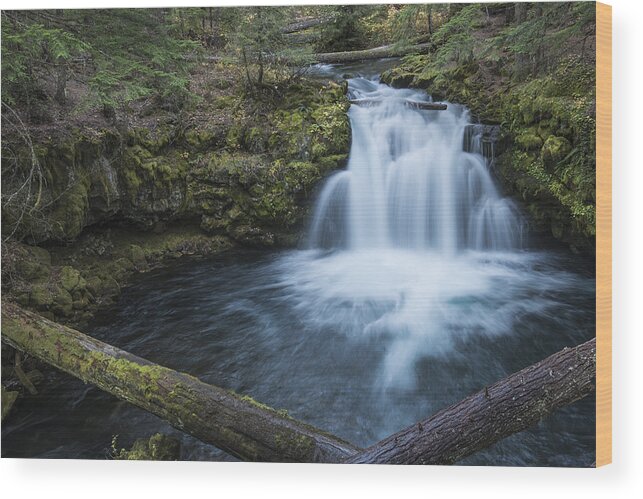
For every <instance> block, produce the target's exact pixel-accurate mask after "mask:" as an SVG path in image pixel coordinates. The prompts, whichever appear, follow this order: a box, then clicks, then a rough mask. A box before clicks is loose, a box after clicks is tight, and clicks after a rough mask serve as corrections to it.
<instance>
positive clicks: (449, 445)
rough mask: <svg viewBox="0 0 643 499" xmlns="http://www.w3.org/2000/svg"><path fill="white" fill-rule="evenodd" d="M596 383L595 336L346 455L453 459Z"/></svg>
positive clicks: (392, 460) (409, 460) (382, 460)
mask: <svg viewBox="0 0 643 499" xmlns="http://www.w3.org/2000/svg"><path fill="white" fill-rule="evenodd" d="M595 389H596V339H595V338H594V339H592V340H590V341H588V342H586V343H583V344H582V345H578V346H577V347H574V348H565V349H564V350H561V351H560V352H558V353H555V354H553V355H551V356H550V357H547V358H546V359H544V360H542V361H540V362H538V363H536V364H533V365H531V366H529V367H527V368H525V369H523V370H522V371H519V372H517V373H515V374H512V375H511V376H509V377H507V378H504V379H503V380H501V381H498V382H497V383H495V384H493V385H491V386H488V387H485V388H484V389H483V390H480V391H479V392H478V393H475V394H474V395H471V396H470V397H467V398H466V399H464V400H462V401H461V402H458V403H457V404H454V405H452V406H451V407H448V408H446V409H443V410H442V411H439V412H438V413H436V414H435V415H433V416H431V417H430V418H428V419H426V420H424V421H420V422H419V423H416V424H414V425H412V426H409V427H408V428H406V429H404V430H402V431H400V432H398V433H395V434H393V435H391V436H390V437H387V438H386V439H384V440H382V441H381V442H379V443H377V444H375V445H373V446H371V447H369V448H367V449H365V450H363V451H362V452H360V453H358V454H356V455H354V456H352V457H350V458H349V459H348V460H347V461H346V462H348V463H375V464H453V463H455V462H457V461H459V460H461V459H463V458H465V457H467V456H469V455H471V454H473V453H475V452H477V451H479V450H481V449H484V448H486V447H489V446H490V445H492V444H494V443H495V442H497V441H499V440H501V439H503V438H505V437H508V436H509V435H512V434H514V433H517V432H519V431H522V430H525V429H527V428H529V427H530V426H532V425H533V424H535V423H537V422H538V421H539V420H541V419H542V418H544V417H545V416H548V415H549V414H551V413H552V412H553V411H555V410H556V409H558V408H560V407H563V406H566V405H569V404H571V403H572V402H575V401H577V400H579V399H581V398H583V397H585V396H586V395H588V394H590V393H591V392H593V391H594V390H595Z"/></svg>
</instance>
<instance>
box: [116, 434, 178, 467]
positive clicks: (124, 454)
mask: <svg viewBox="0 0 643 499" xmlns="http://www.w3.org/2000/svg"><path fill="white" fill-rule="evenodd" d="M112 446H113V447H114V458H115V459H122V460H129V461H178V460H179V459H181V442H180V441H179V440H178V439H176V438H174V437H170V436H167V435H163V434H162V433H156V434H155V435H152V436H151V437H150V438H149V439H144V438H141V439H138V440H136V441H135V442H134V445H132V448H131V449H130V450H126V449H121V450H116V449H115V442H113V443H112Z"/></svg>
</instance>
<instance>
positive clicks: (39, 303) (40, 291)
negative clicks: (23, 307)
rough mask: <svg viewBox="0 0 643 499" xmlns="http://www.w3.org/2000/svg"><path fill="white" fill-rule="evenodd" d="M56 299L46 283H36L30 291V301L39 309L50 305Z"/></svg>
mask: <svg viewBox="0 0 643 499" xmlns="http://www.w3.org/2000/svg"><path fill="white" fill-rule="evenodd" d="M53 301H54V296H53V293H52V292H51V290H50V289H49V287H48V286H47V285H46V284H35V285H34V286H32V288H31V291H30V293H29V303H30V304H31V306H32V307H35V308H37V309H41V308H46V307H49V306H50V305H51V304H52V303H53Z"/></svg>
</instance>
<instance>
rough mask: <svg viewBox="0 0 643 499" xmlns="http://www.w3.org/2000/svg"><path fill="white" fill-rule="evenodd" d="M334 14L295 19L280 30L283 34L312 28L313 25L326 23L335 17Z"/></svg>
mask: <svg viewBox="0 0 643 499" xmlns="http://www.w3.org/2000/svg"><path fill="white" fill-rule="evenodd" d="M335 17H336V16H335V15H331V16H325V17H315V18H311V19H304V20H302V21H297V22H294V23H291V24H288V25H286V26H284V27H283V28H281V32H282V33H284V34H289V33H297V32H299V31H304V30H307V29H310V28H314V27H315V26H319V25H321V24H326V23H328V22H330V21H332V20H333V19H335Z"/></svg>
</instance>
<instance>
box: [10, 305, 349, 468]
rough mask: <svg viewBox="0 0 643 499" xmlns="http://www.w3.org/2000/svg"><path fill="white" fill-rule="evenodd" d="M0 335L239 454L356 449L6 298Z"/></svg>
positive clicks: (318, 454)
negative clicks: (28, 309)
mask: <svg viewBox="0 0 643 499" xmlns="http://www.w3.org/2000/svg"><path fill="white" fill-rule="evenodd" d="M2 339H3V341H5V342H6V343H8V344H9V345H11V346H12V347H14V348H16V349H17V350H21V351H23V352H25V353H28V354H29V355H33V356H34V357H37V358H38V359H40V360H42V361H44V362H46V363H48V364H51V365H52V366H54V367H57V368H58V369H61V370H62V371H65V372H67V373H69V374H71V375H72V376H75V377H77V378H80V379H81V380H83V381H85V382H86V383H92V384H94V385H96V386H97V387H99V388H101V389H102V390H104V391H106V392H108V393H111V394H112V395H115V396H116V397H118V398H120V399H122V400H126V401H127V402H130V403H132V404H134V405H136V406H138V407H140V408H141V409H144V410H146V411H149V412H151V413H152V414H155V415H157V416H158V417H160V418H162V419H164V420H166V421H168V422H169V423H170V424H171V425H172V426H174V427H175V428H178V429H179V430H182V431H184V432H186V433H189V434H190V435H193V436H195V437H196V438H198V439H200V440H202V441H203V442H205V443H208V444H212V445H214V446H216V447H219V448H220V449H222V450H224V451H226V452H228V453H230V454H232V455H234V456H237V457H239V458H240V459H244V460H247V461H282V462H340V461H342V460H343V459H345V458H346V457H348V456H350V455H352V454H354V453H355V452H357V451H358V450H359V449H358V448H357V447H354V446H353V445H351V444H349V443H347V442H345V441H343V440H341V439H339V438H337V437H334V436H333V435H330V434H327V433H324V432H322V431H320V430H318V429H316V428H314V427H312V426H310V425H307V424H304V423H301V422H299V421H297V420H295V419H292V418H290V417H288V415H287V414H285V413H284V412H283V411H276V410H274V409H271V408H270V407H267V406H265V405H263V404H260V403H258V402H255V401H254V400H252V399H251V398H250V397H243V396H240V395H237V394H236V393H233V392H230V391H228V390H225V389H223V388H219V387H216V386H213V385H208V384H206V383H203V382H201V381H199V380H198V379H197V378H195V377H193V376H190V375H188V374H184V373H179V372H176V371H173V370H171V369H168V368H166V367H162V366H159V365H157V364H153V363H151V362H149V361H147V360H144V359H142V358H140V357H137V356H135V355H132V354H131V353H128V352H126V351H124V350H120V349H118V348H115V347H113V346H111V345H108V344H106V343H103V342H102V341H99V340H96V339H94V338H91V337H90V336H87V335H85V334H83V333H81V332H79V331H76V330H74V329H71V328H68V327H65V326H62V325H60V324H57V323H55V322H52V321H49V320H47V319H45V318H44V317H41V316H39V315H37V314H34V313H32V312H28V311H26V310H23V309H21V308H20V307H18V306H16V305H14V304H11V303H3V304H2Z"/></svg>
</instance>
